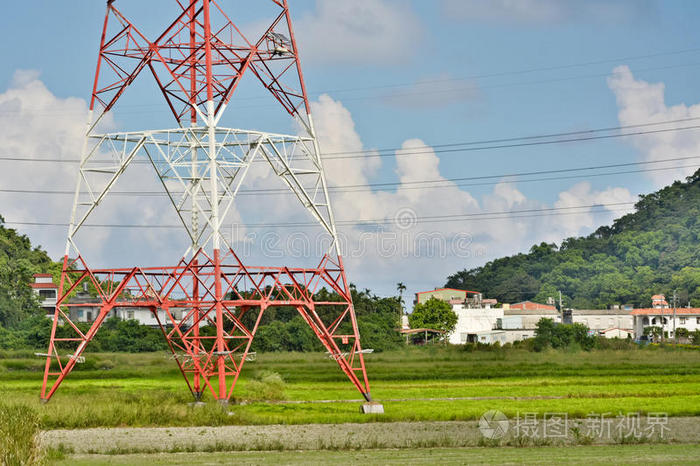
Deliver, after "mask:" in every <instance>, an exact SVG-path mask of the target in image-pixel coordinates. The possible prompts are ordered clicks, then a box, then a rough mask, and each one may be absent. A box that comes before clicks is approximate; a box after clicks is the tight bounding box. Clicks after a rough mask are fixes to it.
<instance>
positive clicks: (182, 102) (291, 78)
mask: <svg viewBox="0 0 700 466" xmlns="http://www.w3.org/2000/svg"><path fill="white" fill-rule="evenodd" d="M117 3H118V2H116V1H115V0H108V1H107V12H106V15H105V17H104V25H103V33H102V39H101V43H100V51H99V58H98V64H97V70H96V74H95V80H94V87H93V90H92V97H91V100H90V117H89V122H88V125H87V130H86V134H85V144H84V149H83V153H82V155H81V162H80V167H79V172H78V174H77V175H78V176H77V179H78V180H77V183H76V188H75V196H74V201H73V210H72V214H71V220H70V227H69V230H68V237H67V241H66V250H65V256H64V258H63V270H62V274H61V280H60V284H59V294H58V300H57V305H56V310H55V314H54V320H53V327H52V330H51V339H50V344H49V348H48V353H47V357H46V365H45V371H44V379H43V385H42V389H41V398H42V399H43V400H45V401H48V400H49V399H50V398H51V397H52V396H53V395H54V393H55V392H56V389H57V388H58V387H59V385H60V384H61V382H62V381H63V380H64V379H65V377H66V376H67V375H68V374H69V373H70V372H71V370H72V369H73V368H74V366H75V364H76V362H78V360H79V359H80V358H81V355H82V354H83V352H84V350H85V348H86V346H87V345H88V344H89V343H90V341H91V340H92V339H93V338H94V336H95V334H96V333H97V332H98V331H99V329H100V326H101V325H102V324H103V323H104V322H105V320H106V318H107V317H108V316H109V315H110V312H112V311H113V310H114V309H115V308H141V309H142V308H147V309H148V310H150V312H151V313H152V315H153V317H154V318H155V319H156V320H157V321H158V325H159V326H160V329H161V330H162V333H163V335H164V337H165V338H166V339H167V342H168V345H169V347H170V349H171V350H172V352H173V354H174V359H175V361H176V362H177V364H178V366H179V368H180V371H181V372H182V375H183V376H184V379H185V381H186V382H187V385H188V387H189V389H190V391H191V392H192V394H193V396H194V398H195V399H196V400H200V399H201V398H202V396H203V395H204V394H205V393H207V392H208V393H210V394H211V395H212V396H213V397H214V398H215V399H216V400H218V401H219V402H222V403H225V402H227V401H228V400H229V399H230V397H231V395H232V392H233V389H234V387H235V384H236V381H237V379H238V377H239V375H240V373H241V369H242V367H243V365H244V362H245V361H246V356H247V355H248V353H249V351H250V348H251V344H252V342H253V338H254V337H255V334H256V331H257V330H258V327H259V325H260V322H261V318H262V316H263V313H264V312H265V311H266V310H267V309H269V308H271V307H280V306H284V307H292V308H294V309H296V310H297V311H298V313H299V314H300V315H301V317H302V318H303V319H304V321H305V322H306V323H307V324H308V325H309V326H310V327H311V329H312V330H313V332H314V333H315V335H316V336H317V337H318V339H319V340H320V342H321V343H322V344H323V346H324V347H325V349H326V350H327V351H328V352H329V354H330V356H331V358H332V359H334V360H335V361H336V362H337V363H338V365H339V366H340V368H341V370H342V371H343V372H344V373H345V374H346V375H347V377H348V378H349V379H350V381H351V382H352V383H353V384H354V385H355V387H357V389H358V390H359V391H360V392H361V393H362V395H363V397H364V398H365V399H366V400H368V401H370V400H371V395H370V388H369V382H368V379H367V373H366V370H365V363H364V359H363V351H362V348H361V345H360V336H359V333H358V327H357V320H356V317H355V311H354V308H353V303H352V298H351V294H350V287H349V284H348V281H347V278H346V276H345V271H344V267H343V261H342V258H341V254H340V249H339V244H338V235H337V232H336V227H335V222H334V218H333V211H332V210H331V205H330V202H329V197H328V188H327V184H326V178H325V175H324V171H323V164H322V160H321V154H320V149H319V145H318V141H317V138H316V134H315V131H314V123H313V120H312V117H311V109H310V106H309V99H308V96H307V92H306V88H305V85H304V79H303V75H302V70H301V66H300V58H299V49H298V47H297V42H296V39H295V35H294V30H293V28H292V22H291V18H290V12H289V7H288V4H287V0H247V1H240V2H237V3H236V5H238V8H240V7H241V6H243V5H247V9H248V10H250V11H252V10H255V9H256V8H261V7H265V8H267V11H266V13H265V14H267V15H269V16H268V18H271V19H272V22H271V24H269V27H267V28H265V29H264V32H263V33H262V34H261V35H259V36H257V37H247V36H246V35H244V33H243V32H242V30H243V28H241V27H239V26H237V25H236V23H235V22H234V20H233V19H232V17H231V16H229V15H228V14H227V13H226V11H225V10H224V8H223V7H224V6H225V5H227V4H228V2H222V1H220V0H173V1H172V3H173V8H171V9H170V11H168V13H171V14H172V18H173V20H172V22H170V23H169V24H168V25H167V27H165V29H164V30H163V31H162V32H161V33H159V34H158V35H156V36H155V37H147V36H146V34H145V33H144V32H142V30H141V29H139V27H138V26H137V25H136V24H135V23H134V22H132V21H131V20H130V19H127V17H126V15H125V14H123V13H122V12H121V11H120V10H119V9H118V8H117V6H116V4H117ZM239 11H240V10H239ZM143 75H150V78H151V79H153V80H154V81H153V82H154V83H155V84H156V85H157V88H158V89H159V92H160V93H161V94H162V97H163V99H164V100H165V105H167V108H168V109H169V111H170V112H171V113H172V115H173V116H174V118H175V121H176V123H177V126H176V127H174V128H171V129H160V130H145V131H131V132H114V133H100V131H99V129H98V128H99V123H100V121H101V120H103V118H104V117H105V115H107V114H109V112H110V111H111V110H113V109H114V108H115V106H117V105H118V104H119V102H120V98H122V96H123V95H124V94H125V93H126V92H128V91H129V88H130V86H131V85H132V83H134V81H135V80H136V79H137V78H139V79H140V78H145V77H146V76H143ZM245 78H249V79H250V80H252V81H257V82H258V83H259V84H260V85H262V86H263V88H264V89H266V92H269V94H270V95H271V97H272V98H273V99H274V101H276V103H277V104H278V105H276V109H277V111H278V112H280V111H281V112H282V114H283V115H286V116H287V117H289V118H290V121H296V123H297V125H298V127H299V128H300V130H299V133H298V134H297V135H288V134H273V133H267V132H264V131H256V130H247V129H236V128H226V127H221V126H220V125H219V123H220V121H221V118H222V115H224V113H225V112H226V110H227V107H228V104H229V103H230V101H231V98H232V96H233V95H234V94H235V93H236V90H237V88H238V87H239V84H240V83H241V81H242V80H244V79H245ZM231 107H234V105H231ZM137 160H138V161H140V162H142V163H143V162H147V163H148V166H150V168H151V169H152V170H153V171H154V173H155V174H156V175H157V177H158V179H159V180H160V184H161V186H162V188H163V190H164V192H165V193H166V194H167V196H168V199H169V200H170V202H171V203H172V206H173V207H174V209H175V212H177V215H178V217H179V219H180V221H181V223H182V227H183V231H184V232H186V233H187V235H188V244H189V247H188V249H187V251H185V252H184V254H183V255H182V256H177V260H178V262H177V263H176V265H172V266H165V267H133V268H123V269H97V268H91V267H90V266H89V263H88V260H87V258H85V257H84V256H83V255H82V254H81V252H80V250H79V248H78V243H79V241H78V239H77V236H76V235H77V233H78V232H80V231H81V229H82V228H84V227H85V226H86V221H87V220H88V219H89V218H91V215H93V214H94V213H95V212H96V211H97V210H99V207H100V204H101V203H102V202H103V200H104V199H105V198H106V197H107V196H109V195H110V192H111V190H112V188H113V187H114V185H115V183H116V182H117V180H118V179H120V178H123V177H125V176H128V174H129V172H127V171H126V170H127V168H128V167H129V166H130V165H131V164H133V163H134V162H135V161H137ZM256 162H261V163H265V164H268V165H269V166H270V167H271V168H272V171H273V173H274V174H275V175H276V177H277V178H279V179H280V180H281V181H282V182H283V183H284V184H285V185H286V186H287V187H288V188H289V190H290V191H291V192H292V193H293V194H294V195H296V197H297V198H298V200H299V201H300V202H301V205H302V206H303V208H305V209H306V210H307V211H308V214H309V215H311V216H312V217H313V218H314V219H315V220H316V221H317V222H318V225H319V228H320V229H321V231H322V232H323V234H324V235H327V237H328V238H329V241H328V242H327V243H328V245H329V248H328V250H327V251H326V252H325V254H321V256H323V257H318V258H316V259H314V263H313V264H312V265H313V266H315V267H313V268H291V267H284V266H282V267H255V266H249V265H246V264H244V263H243V262H242V261H241V260H240V259H239V256H237V255H236V253H235V252H234V250H233V248H232V247H231V245H230V244H229V242H228V241H227V239H226V237H225V236H224V235H223V234H222V221H223V219H224V218H225V217H226V215H227V213H229V212H230V210H231V208H232V206H233V205H234V202H235V201H236V197H237V194H238V191H239V189H240V187H241V185H242V184H243V182H244V180H245V178H246V175H247V174H248V171H249V169H250V168H251V165H252V164H253V163H256ZM253 202H254V201H253ZM88 287H89V288H90V289H91V290H95V293H94V294H95V298H94V300H93V302H91V303H80V304H77V303H75V300H71V296H73V295H74V294H75V292H76V291H77V290H80V289H82V288H88ZM323 288H325V289H326V290H328V291H329V293H325V294H322V295H323V296H326V298H325V299H324V300H323V301H319V300H318V298H317V296H319V293H318V292H319V291H320V290H321V289H323ZM87 306H93V308H96V309H98V312H97V315H96V317H95V319H94V322H92V324H91V325H90V326H89V328H88V329H87V330H85V327H81V326H80V325H77V323H76V322H77V319H76V315H77V314H78V312H81V309H85V308H86V307H87ZM205 329H206V331H205Z"/></svg>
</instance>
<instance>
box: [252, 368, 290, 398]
mask: <svg viewBox="0 0 700 466" xmlns="http://www.w3.org/2000/svg"><path fill="white" fill-rule="evenodd" d="M246 388H247V390H246V391H247V392H248V393H247V395H246V396H245V399H246V400H248V401H280V400H284V399H285V395H284V388H285V383H284V380H283V379H282V376H281V375H279V374H278V373H277V372H270V371H264V372H262V373H261V374H260V375H259V376H258V377H257V378H255V379H253V380H251V381H250V382H248V385H247V387H246Z"/></svg>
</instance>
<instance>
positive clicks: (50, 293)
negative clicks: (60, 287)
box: [39, 290, 56, 299]
mask: <svg viewBox="0 0 700 466" xmlns="http://www.w3.org/2000/svg"><path fill="white" fill-rule="evenodd" d="M39 297H40V298H41V299H56V290H39Z"/></svg>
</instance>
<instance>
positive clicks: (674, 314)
mask: <svg viewBox="0 0 700 466" xmlns="http://www.w3.org/2000/svg"><path fill="white" fill-rule="evenodd" d="M677 291H678V290H673V344H674V345H675V344H676V343H678V338H676V299H678V297H677V296H676V292H677Z"/></svg>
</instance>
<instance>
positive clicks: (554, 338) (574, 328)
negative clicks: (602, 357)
mask: <svg viewBox="0 0 700 466" xmlns="http://www.w3.org/2000/svg"><path fill="white" fill-rule="evenodd" d="M588 333H589V332H588V327H586V326H585V325H583V324H556V323H554V321H553V320H552V319H541V320H540V321H539V322H538V323H537V330H535V335H536V336H535V341H534V344H533V347H534V350H535V351H542V350H544V349H546V348H554V349H558V348H569V347H571V349H574V350H575V349H577V348H578V349H583V350H585V351H590V350H592V349H593V348H594V347H595V344H596V337H594V336H591V335H589V334H588Z"/></svg>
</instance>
